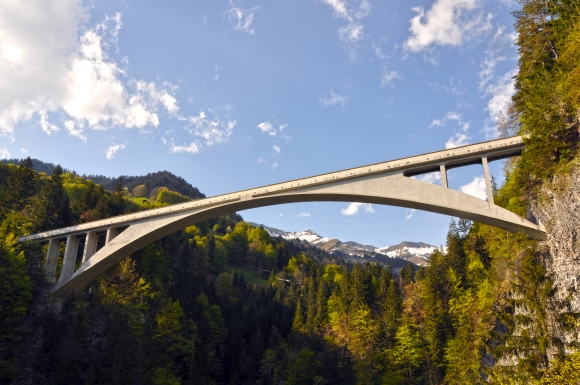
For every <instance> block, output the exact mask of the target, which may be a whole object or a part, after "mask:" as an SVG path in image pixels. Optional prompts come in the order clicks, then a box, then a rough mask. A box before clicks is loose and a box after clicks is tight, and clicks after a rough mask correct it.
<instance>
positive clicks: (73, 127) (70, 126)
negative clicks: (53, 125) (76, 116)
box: [64, 120, 87, 143]
mask: <svg viewBox="0 0 580 385" xmlns="http://www.w3.org/2000/svg"><path fill="white" fill-rule="evenodd" d="M64 127H65V128H66V129H67V130H68V133H69V134H71V135H72V136H76V137H77V138H79V139H80V140H82V141H83V142H85V143H86V142H87V136H86V135H85V134H83V127H84V123H83V122H75V121H73V120H66V121H65V122H64Z"/></svg>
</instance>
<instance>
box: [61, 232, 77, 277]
mask: <svg viewBox="0 0 580 385" xmlns="http://www.w3.org/2000/svg"><path fill="white" fill-rule="evenodd" d="M77 246H78V236H77V235H69V236H68V237H67V238H66V248H65V249H64V257H63V259H62V269H61V271H60V277H59V278H58V282H57V283H56V284H57V285H60V284H62V283H64V282H66V281H68V279H69V278H70V276H71V275H73V273H74V268H75V259H76V256H77Z"/></svg>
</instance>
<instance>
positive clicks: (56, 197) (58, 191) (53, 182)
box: [33, 166, 72, 232]
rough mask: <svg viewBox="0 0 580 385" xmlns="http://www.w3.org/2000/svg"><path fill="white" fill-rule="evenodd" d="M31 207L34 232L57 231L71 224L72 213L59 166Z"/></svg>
mask: <svg viewBox="0 0 580 385" xmlns="http://www.w3.org/2000/svg"><path fill="white" fill-rule="evenodd" d="M33 205H34V209H33V212H34V217H35V218H34V219H35V222H36V231H38V232H40V231H45V230H51V229H58V228H61V227H66V226H68V225H70V224H71V222H72V220H71V219H72V218H71V217H72V213H71V210H70V206H69V198H68V195H67V193H66V191H65V190H64V186H63V174H62V168H61V167H60V166H57V167H56V168H55V169H54V172H53V173H52V176H51V177H50V181H49V182H48V184H46V185H45V186H44V187H43V188H42V189H41V190H40V193H39V195H38V196H37V197H36V199H35V202H34V203H33Z"/></svg>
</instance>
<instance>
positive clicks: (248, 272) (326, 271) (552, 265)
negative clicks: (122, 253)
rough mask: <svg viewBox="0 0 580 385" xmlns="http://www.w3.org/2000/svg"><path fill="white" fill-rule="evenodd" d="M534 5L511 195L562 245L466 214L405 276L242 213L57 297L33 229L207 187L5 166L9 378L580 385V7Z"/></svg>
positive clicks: (522, 19) (506, 198)
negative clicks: (281, 235)
mask: <svg viewBox="0 0 580 385" xmlns="http://www.w3.org/2000/svg"><path fill="white" fill-rule="evenodd" d="M519 4H520V5H521V10H519V11H518V12H516V13H515V14H514V16H515V23H516V27H517V31H518V33H519V37H518V45H519V47H520V60H519V73H518V75H517V76H516V95H515V96H514V99H513V104H512V105H511V106H510V108H509V111H508V114H507V115H505V116H502V117H501V124H500V131H501V133H502V135H511V134H526V135H528V136H527V137H526V139H525V141H526V150H525V151H524V152H523V154H522V156H521V157H520V158H517V159H514V160H512V161H509V162H507V163H506V166H505V173H506V175H505V177H506V178H505V183H504V185H503V186H501V188H499V189H498V190H497V191H495V196H494V201H495V203H496V204H498V205H500V206H502V207H505V208H507V209H508V210H511V211H513V212H515V213H517V214H519V215H521V216H525V215H526V214H529V213H531V212H533V213H534V214H536V215H537V216H539V217H540V220H541V221H542V223H543V224H545V226H546V228H547V232H548V240H547V241H546V242H537V241H535V240H531V239H529V238H527V237H526V236H525V235H523V234H517V233H509V232H506V231H503V230H500V229H497V228H493V227H490V226H487V225H482V224H478V223H474V224H472V223H469V222H467V221H464V220H460V221H457V222H455V221H453V222H452V223H451V225H450V228H449V233H448V236H447V242H446V246H447V248H446V252H445V253H443V252H442V251H436V252H434V253H433V255H432V256H431V258H430V261H429V265H428V266H425V267H422V268H421V269H419V270H413V269H412V268H410V267H406V268H404V269H403V270H402V272H401V274H400V275H397V276H394V275H393V274H392V272H391V270H390V269H389V268H383V267H381V266H379V265H376V264H365V265H361V264H357V265H350V266H347V265H343V264H340V263H339V261H338V260H336V259H333V257H332V256H331V255H328V254H325V253H323V252H322V251H320V250H316V249H312V248H310V249H309V248H308V247H307V246H305V245H304V244H303V243H298V242H285V241H282V240H281V239H274V238H272V237H270V236H269V235H268V233H267V232H266V231H265V230H263V229H260V228H256V227H252V226H250V225H249V224H247V223H245V222H243V221H242V220H241V218H240V217H238V216H235V215H231V216H226V217H220V218H216V219H213V220H210V221H207V222H203V223H200V224H197V225H195V226H190V227H188V228H186V229H184V230H182V231H179V232H177V233H175V234H173V235H171V236H169V237H166V238H164V239H162V240H160V241H158V242H155V243H153V244H151V245H149V246H147V247H145V248H144V249H143V250H141V251H139V252H138V253H136V254H134V255H132V256H130V257H128V258H127V259H125V260H124V261H122V262H121V263H119V264H118V265H117V266H116V267H114V268H113V269H111V270H110V271H109V272H107V273H106V274H104V275H102V276H101V277H99V279H98V280H96V281H95V282H93V283H92V284H91V285H90V287H88V288H87V289H86V290H85V291H83V292H82V293H81V294H79V295H77V296H74V297H70V298H68V299H66V300H65V301H63V302H62V303H61V304H60V305H59V304H58V303H55V304H53V306H52V307H43V306H40V305H41V303H42V302H41V301H40V299H42V298H43V297H42V296H43V295H45V294H46V282H45V279H44V273H43V261H42V256H43V255H44V253H43V250H41V247H40V246H39V245H37V244H24V245H19V244H17V242H16V237H18V236H21V235H25V234H29V233H32V232H36V231H42V230H45V229H49V228H54V227H60V226H65V225H69V224H73V223H81V222H84V221H88V220H94V219H99V218H105V217H108V216H112V215H118V214H120V213H122V212H128V211H131V210H146V209H148V208H151V207H158V206H160V205H166V204H169V203H172V202H176V201H179V200H183V199H190V198H195V197H197V196H194V195H193V194H192V195H188V194H186V193H184V192H183V191H181V192H180V191H175V190H173V189H172V187H171V186H168V185H165V184H160V185H148V184H147V183H145V182H143V181H142V180H141V181H139V182H138V183H136V184H135V185H131V188H129V187H128V186H126V185H124V184H123V183H124V182H123V181H122V180H119V181H115V186H112V187H111V185H107V186H109V187H108V188H109V189H110V190H111V191H107V188H104V187H103V186H102V185H100V184H98V183H97V181H96V180H95V181H88V180H87V179H85V178H81V177H79V176H76V175H74V174H70V173H63V170H62V169H61V168H60V167H58V166H57V167H55V169H54V172H53V173H52V175H51V176H47V175H46V174H43V173H37V172H35V171H34V169H33V164H32V162H31V161H30V160H25V161H24V162H23V163H22V164H21V165H20V166H18V167H17V166H14V165H8V166H6V165H2V166H0V184H1V186H2V187H1V192H0V194H1V195H0V197H1V200H0V220H1V223H0V290H1V292H2V295H1V296H0V381H1V382H2V383H13V382H16V383H22V384H24V383H38V384H45V383H55V384H56V383H58V384H78V383H85V384H96V383H115V384H121V383H126V384H135V383H143V384H484V383H497V384H578V383H580V352H579V350H578V349H579V342H580V341H579V335H580V333H579V331H580V306H579V305H578V303H579V299H578V293H579V292H580V283H579V282H580V281H579V280H578V278H577V277H579V276H580V262H578V261H580V243H579V242H578V228H579V226H578V224H579V223H580V220H579V219H580V218H579V217H580V214H579V213H580V210H579V209H578V207H580V206H579V199H580V198H578V197H579V196H580V191H579V189H580V188H579V187H578V186H580V171H579V169H578V152H577V151H578V140H579V132H578V127H579V124H578V122H579V120H578V119H579V111H580V23H579V22H578V17H579V16H580V8H578V7H579V4H578V3H577V1H575V0H565V1H564V0H555V1H539V0H520V1H519ZM103 183H104V182H103ZM107 183H110V181H109V182H107ZM131 183H132V182H131ZM200 196H201V195H200ZM553 208H555V209H553ZM566 274H568V275H573V279H572V278H570V279H568V278H567V277H568V275H566ZM44 298H46V297H44Z"/></svg>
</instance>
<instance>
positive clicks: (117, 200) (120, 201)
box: [109, 177, 126, 216]
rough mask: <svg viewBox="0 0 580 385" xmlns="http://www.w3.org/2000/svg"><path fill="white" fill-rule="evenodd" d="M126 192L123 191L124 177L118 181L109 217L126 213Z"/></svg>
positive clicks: (110, 205) (110, 204)
mask: <svg viewBox="0 0 580 385" xmlns="http://www.w3.org/2000/svg"><path fill="white" fill-rule="evenodd" d="M125 206H126V204H125V190H123V177H120V178H119V179H118V180H117V184H116V185H115V191H114V192H113V195H112V196H111V200H110V201H109V215H111V216H117V215H121V214H123V213H124V212H125Z"/></svg>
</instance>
